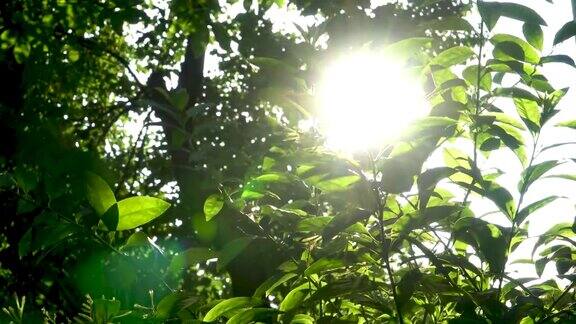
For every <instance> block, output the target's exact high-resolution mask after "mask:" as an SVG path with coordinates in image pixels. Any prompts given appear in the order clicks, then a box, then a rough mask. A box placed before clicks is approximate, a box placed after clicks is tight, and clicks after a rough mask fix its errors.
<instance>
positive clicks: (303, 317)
mask: <svg viewBox="0 0 576 324" xmlns="http://www.w3.org/2000/svg"><path fill="white" fill-rule="evenodd" d="M314 323H316V321H315V320H314V318H313V317H312V316H310V315H307V314H296V315H295V316H294V317H293V318H292V321H291V322H290V324H314Z"/></svg>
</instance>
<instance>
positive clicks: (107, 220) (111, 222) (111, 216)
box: [100, 204, 120, 231]
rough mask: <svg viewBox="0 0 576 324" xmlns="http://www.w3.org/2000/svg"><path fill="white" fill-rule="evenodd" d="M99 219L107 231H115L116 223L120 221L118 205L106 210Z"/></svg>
mask: <svg viewBox="0 0 576 324" xmlns="http://www.w3.org/2000/svg"><path fill="white" fill-rule="evenodd" d="M100 218H101V219H102V223H104V225H106V228H107V229H108V230H109V231H115V230H116V229H117V228H118V222H119V221H120V210H119V209H118V204H114V205H112V206H111V207H110V208H108V210H107V211H106V212H105V213H104V215H102V216H101V217H100Z"/></svg>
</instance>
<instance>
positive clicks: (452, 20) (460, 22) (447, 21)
mask: <svg viewBox="0 0 576 324" xmlns="http://www.w3.org/2000/svg"><path fill="white" fill-rule="evenodd" d="M420 27H423V28H426V29H430V30H439V31H444V30H462V31H473V30H474V28H473V27H472V25H470V23H469V22H468V21H467V20H466V19H463V18H462V17H454V16H450V17H443V19H442V20H433V21H426V22H424V23H422V24H420Z"/></svg>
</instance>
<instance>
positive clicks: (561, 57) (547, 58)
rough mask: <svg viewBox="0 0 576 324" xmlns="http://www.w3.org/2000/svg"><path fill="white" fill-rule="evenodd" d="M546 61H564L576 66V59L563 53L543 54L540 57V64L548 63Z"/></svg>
mask: <svg viewBox="0 0 576 324" xmlns="http://www.w3.org/2000/svg"><path fill="white" fill-rule="evenodd" d="M546 63H564V64H568V65H570V66H572V67H576V63H575V62H574V60H573V59H572V58H571V57H570V56H568V55H562V54H558V55H548V56H543V57H542V58H541V59H540V65H542V64H546Z"/></svg>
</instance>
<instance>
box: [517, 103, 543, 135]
mask: <svg viewBox="0 0 576 324" xmlns="http://www.w3.org/2000/svg"><path fill="white" fill-rule="evenodd" d="M514 104H515V105H516V111H517V112H518V114H519V115H520V117H521V118H522V120H523V121H524V124H526V126H527V127H528V129H529V130H530V131H532V132H533V133H537V132H539V131H540V108H539V107H538V103H536V102H535V101H532V100H527V99H521V98H514Z"/></svg>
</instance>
